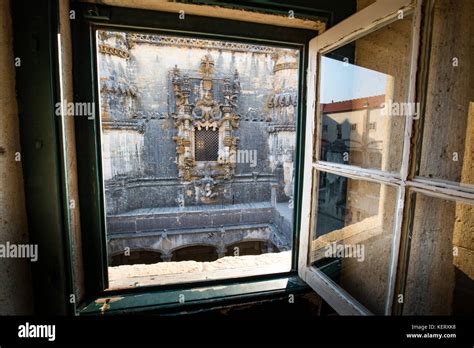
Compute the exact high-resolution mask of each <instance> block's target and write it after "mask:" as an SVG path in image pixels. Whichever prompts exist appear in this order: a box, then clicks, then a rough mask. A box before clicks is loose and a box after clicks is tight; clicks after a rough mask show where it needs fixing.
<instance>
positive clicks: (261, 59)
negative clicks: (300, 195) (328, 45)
mask: <svg viewBox="0 0 474 348" xmlns="http://www.w3.org/2000/svg"><path fill="white" fill-rule="evenodd" d="M97 35H98V56H99V59H98V63H99V75H100V76H99V78H100V83H101V85H100V91H101V93H100V97H101V121H102V152H103V153H102V160H103V173H104V180H105V200H106V210H107V224H108V233H109V239H110V240H109V246H110V253H109V254H110V255H112V254H115V253H120V252H121V250H122V249H123V248H125V247H127V246H128V247H129V248H131V249H134V248H135V249H140V250H144V249H150V246H151V245H154V246H156V248H155V249H156V250H157V252H160V253H162V255H168V254H169V253H170V252H171V251H172V249H176V248H179V247H183V246H187V245H194V244H199V243H197V240H195V238H194V239H193V238H191V237H189V238H187V239H188V241H185V240H184V239H183V238H181V239H180V240H181V241H180V242H173V243H172V244H173V245H172V247H171V246H170V247H168V248H164V249H163V247H162V246H159V245H161V244H160V243H161V242H160V241H161V240H162V239H163V233H165V234H166V235H167V236H174V235H175V234H176V233H174V232H173V233H172V232H170V231H177V230H178V229H181V232H180V233H178V234H180V235H183V233H182V232H184V231H185V230H186V229H189V228H191V227H192V226H193V225H195V226H194V227H197V226H198V225H199V226H200V227H201V228H207V229H211V230H213V231H214V230H215V231H221V230H222V228H223V227H222V226H229V227H231V228H229V229H228V231H230V230H235V231H237V230H239V231H240V229H239V228H238V226H239V225H242V226H243V227H242V228H244V227H245V230H247V231H250V230H251V231H253V232H252V233H253V234H254V235H253V236H252V238H253V240H261V241H267V240H268V241H269V242H271V244H272V245H273V246H274V247H275V249H277V250H288V249H289V248H291V244H292V242H291V241H292V231H291V230H288V229H292V223H291V219H292V214H291V213H287V212H283V211H282V209H283V210H290V211H292V208H290V207H291V206H292V203H291V200H292V197H293V176H294V174H293V166H294V150H295V142H296V139H295V135H296V117H297V105H298V90H297V87H298V51H296V50H290V49H282V48H276V47H269V46H260V45H253V44H247V43H234V42H223V41H214V40H203V39H191V38H184V37H172V36H158V35H150V34H141V33H123V32H105V31H99V32H98V34H97ZM206 156H207V157H206ZM203 159H204V160H203ZM206 159H207V160H206ZM277 203H280V204H278V206H279V207H280V212H278V211H275V213H272V212H271V210H272V209H276V208H275V207H276V206H277ZM245 204H251V205H252V204H257V205H259V204H268V205H269V207H270V208H269V210H268V213H266V214H261V216H260V218H259V219H257V220H259V221H258V223H259V224H265V226H266V227H265V228H263V229H261V228H256V229H255V228H253V227H252V226H249V225H248V224H249V223H250V224H252V223H254V222H253V221H250V220H252V219H250V220H249V221H247V220H245V218H242V217H243V216H244V215H243V214H242V213H241V208H240V207H241V206H242V205H245ZM212 206H217V207H222V209H226V210H230V211H231V213H229V214H227V217H225V218H222V216H223V214H222V213H221V212H220V211H219V209H216V208H213V209H211V210H209V209H207V207H212ZM192 207H196V208H197V207H202V208H198V210H199V211H200V213H199V214H198V215H196V214H193V213H191V212H187V210H189V209H195V208H192ZM160 209H161V210H162V211H165V210H167V209H168V210H169V209H171V210H173V211H174V212H172V213H170V212H168V213H167V214H168V215H169V214H171V215H172V218H171V219H170V220H168V221H166V222H165V220H166V219H164V220H163V219H155V218H152V217H150V216H148V217H147V218H144V215H143V212H146V211H147V210H148V212H147V213H145V215H147V214H148V213H150V214H151V212H152V211H153V212H155V213H157V212H158V211H160ZM222 209H221V210H222ZM213 214H217V215H215V216H214V217H209V216H211V215H213ZM255 214H260V210H258V209H257V210H256V211H255ZM153 216H154V215H153ZM275 216H277V217H280V218H279V219H278V218H277V220H278V223H274V217H275ZM282 216H285V218H284V219H288V216H289V217H290V221H286V222H284V221H282V219H283V218H281V217H282ZM237 217H238V218H237ZM241 218H242V220H241ZM185 219H187V220H188V221H189V224H186V223H185V224H184V225H186V226H184V225H183V226H181V222H182V221H183V220H185ZM206 219H208V220H206ZM201 220H202V221H203V224H201ZM204 220H206V221H205V222H204ZM217 220H220V221H219V222H216V221H217ZM143 223H147V224H148V225H147V226H148V227H145V226H144V225H143ZM201 225H202V226H201ZM283 227H284V231H281V230H280V229H282V228H283ZM165 231H166V232H165ZM255 231H257V232H255ZM259 231H260V232H259ZM188 232H189V231H188ZM188 232H186V233H184V234H185V235H188V236H190V235H191V234H192V233H191V232H189V233H188ZM140 233H152V234H155V236H154V237H152V236H151V235H150V236H148V237H146V238H144V239H143V238H142V239H137V238H131V235H134V236H136V235H137V234H140ZM255 233H256V235H258V237H256V235H255ZM227 235H228V236H229V238H228V239H229V241H228V242H227V243H225V244H232V243H235V242H236V240H235V238H237V237H235V236H237V235H238V236H240V237H238V238H242V240H248V239H249V238H247V237H245V232H242V231H240V232H239V233H237V234H235V233H234V237H231V235H232V233H230V232H228V233H227ZM125 236H129V237H130V238H129V237H127V238H125ZM194 236H196V234H194ZM124 238H125V239H124ZM173 238H174V237H173ZM185 239H186V238H185ZM124 240H125V241H126V242H124ZM135 242H136V243H135ZM143 243H145V244H143ZM165 244H166V243H165ZM201 244H203V245H205V244H206V243H205V242H202V241H201ZM211 244H212V245H214V246H216V248H221V249H222V248H225V245H224V246H220V245H219V243H218V242H212V243H211ZM147 245H148V247H147ZM165 249H166V250H165ZM163 258H164V259H167V257H166V256H164V257H163Z"/></svg>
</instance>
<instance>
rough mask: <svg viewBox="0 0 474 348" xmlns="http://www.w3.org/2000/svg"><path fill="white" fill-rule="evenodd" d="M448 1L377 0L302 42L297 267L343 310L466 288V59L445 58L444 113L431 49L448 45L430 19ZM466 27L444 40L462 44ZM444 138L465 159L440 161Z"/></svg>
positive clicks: (431, 306)
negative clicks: (453, 63) (452, 86)
mask: <svg viewBox="0 0 474 348" xmlns="http://www.w3.org/2000/svg"><path fill="white" fill-rule="evenodd" d="M446 6H449V5H447V2H446V1H442V0H440V1H424V2H422V1H410V0H396V1H392V0H389V1H385V0H379V1H376V2H373V3H372V4H370V5H369V6H366V7H364V8H362V9H360V8H359V12H357V13H356V14H354V15H353V16H352V17H349V18H348V19H346V20H345V21H344V22H342V23H340V24H338V25H336V26H334V27H332V28H331V29H329V30H328V31H326V32H325V33H323V34H322V35H320V36H318V37H316V38H315V39H313V40H312V41H311V42H310V48H309V69H308V78H307V86H308V87H307V95H308V97H307V118H306V125H307V127H306V133H305V134H306V139H305V143H306V146H305V155H304V156H305V170H304V183H303V197H302V201H303V202H302V211H301V214H302V215H301V216H302V220H301V221H302V223H301V237H300V238H301V239H300V252H299V265H298V272H299V276H300V277H301V278H302V279H303V280H304V281H305V282H306V283H308V284H309V285H310V286H311V287H312V288H313V289H314V290H315V291H316V292H317V293H318V294H320V295H321V296H322V297H323V298H324V299H325V300H326V301H327V302H328V303H329V305H330V306H332V307H333V308H334V309H335V310H336V311H337V312H338V313H340V314H349V315H354V314H355V315H369V314H377V315H383V314H404V315H427V314H428V315H436V314H437V315H450V314H459V313H464V312H466V309H465V308H463V305H461V304H462V303H464V304H466V303H470V302H472V301H469V296H472V291H473V285H472V284H473V282H472V271H471V269H470V268H469V267H470V266H469V265H472V261H470V260H472V256H469V255H472V231H473V229H474V226H473V221H472V208H473V203H474V199H473V198H474V195H473V192H474V190H473V186H472V179H471V178H472V124H473V120H472V109H473V108H472V95H469V93H468V89H466V88H464V89H463V87H460V86H469V79H470V78H469V76H472V73H469V69H470V68H469V66H467V67H465V69H467V71H465V72H464V73H463V74H462V76H465V75H467V77H462V76H461V77H460V75H459V72H458V71H456V70H449V73H447V75H446V76H447V78H448V79H451V78H453V79H458V80H459V79H461V80H462V81H464V82H466V83H465V84H463V83H464V82H462V81H461V82H462V83H459V84H457V85H456V86H457V87H456V91H455V93H454V94H450V95H444V96H442V95H438V97H439V99H438V101H437V102H436V103H439V100H444V103H441V104H438V105H441V106H442V105H444V106H442V107H443V108H445V109H446V108H448V109H449V108H450V107H451V108H452V105H454V104H452V103H453V101H452V100H455V101H456V102H457V103H458V104H457V105H458V107H457V108H456V109H455V110H454V109H452V110H451V109H449V110H448V112H445V113H443V115H440V114H439V112H438V109H439V108H440V107H437V108H435V107H434V106H433V105H434V104H435V101H434V100H433V96H436V95H437V94H436V93H438V94H439V93H444V92H440V91H444V88H441V87H440V86H439V84H442V83H444V82H440V81H441V80H440V79H436V78H435V77H436V74H440V72H439V70H437V69H440V68H439V66H436V65H433V64H434V63H433V61H430V60H429V59H427V57H428V58H429V57H430V56H431V57H433V56H435V57H437V56H438V55H440V54H443V52H439V51H440V50H443V45H441V44H439V42H438V41H439V40H441V39H440V38H437V37H435V36H434V35H433V34H432V33H433V32H434V31H436V30H438V29H439V28H438V29H436V28H437V26H436V25H434V24H433V18H435V16H438V17H439V16H440V13H442V11H443V8H444V9H446ZM456 11H458V12H459V9H457V10H456V9H454V10H453V12H456ZM422 14H423V16H424V17H425V19H426V20H425V21H424V22H425V24H426V25H425V27H424V28H423V31H421V30H420V23H421V16H422ZM458 15H459V16H460V15H461V14H460V13H458ZM451 16H453V17H454V16H456V15H455V14H451ZM437 25H438V26H440V24H439V23H438V24H437ZM470 28H471V35H472V27H470ZM448 34H449V33H448ZM421 35H423V39H424V40H423V42H424V44H423V47H421V48H422V49H421V50H420V46H419V41H420V39H419V37H421ZM463 35H464V36H462V37H460V38H456V39H457V40H458V39H459V42H460V43H453V44H452V48H451V49H452V50H453V52H454V53H449V54H454V55H459V56H462V55H463V54H464V53H465V52H469V49H468V48H466V47H469V46H468V45H467V44H466V45H464V44H463V43H462V42H468V40H469V29H468V30H466V33H465V34H463ZM453 42H455V40H453ZM419 52H424V55H423V56H421V58H422V59H421V63H419V64H420V68H419V67H418V55H419ZM449 57H451V56H449ZM448 60H451V58H449V59H448ZM419 71H421V72H419ZM428 72H429V73H428ZM433 76H435V77H433ZM417 79H419V80H420V81H421V82H420V83H418V82H417ZM471 82H472V80H471ZM420 86H423V88H422V87H420ZM448 91H449V89H448ZM415 96H419V97H417V98H419V99H420V100H421V102H420V103H418V102H417V100H416V99H415ZM430 98H431V99H432V100H430ZM443 98H444V99H443ZM449 105H451V106H449ZM437 117H438V118H437ZM434 120H436V121H434ZM433 122H435V123H433ZM449 122H450V123H455V124H462V125H463V127H454V128H453V127H449V125H448V124H447V123H449ZM443 126H444V127H443ZM412 128H413V129H414V130H415V134H416V136H414V137H413V138H414V139H412ZM433 128H442V129H444V130H443V132H444V133H443V134H442V135H439V136H438V137H436V138H435V137H433V136H432V134H433V133H436V131H434V130H433ZM450 129H451V131H449V130H450ZM456 132H457V133H456ZM454 134H457V137H458V138H459V140H456V141H454V139H453V136H454ZM442 137H444V138H449V137H450V138H449V139H442ZM446 144H448V145H446ZM444 146H450V147H453V148H454V147H456V148H459V149H458V150H456V151H458V152H459V153H460V154H461V155H459V156H460V158H461V160H455V159H453V161H450V160H446V161H444V162H443V156H437V154H438V153H440V151H439V148H441V147H444ZM420 150H421V151H420ZM453 151H454V150H453ZM458 152H453V156H454V154H458ZM417 156H419V157H420V158H418V157H417ZM430 156H431V158H432V160H431V161H430V160H427V158H428V157H430ZM433 156H437V158H436V159H433ZM445 157H446V156H445ZM453 158H454V157H453ZM435 163H436V164H435ZM440 179H441V180H440ZM443 180H444V181H443ZM433 274H438V276H433ZM440 274H443V276H442V277H441V278H442V281H440V280H441V278H440V276H439V275H440ZM470 294H471V295H470ZM468 310H469V309H468ZM467 313H468V312H467Z"/></svg>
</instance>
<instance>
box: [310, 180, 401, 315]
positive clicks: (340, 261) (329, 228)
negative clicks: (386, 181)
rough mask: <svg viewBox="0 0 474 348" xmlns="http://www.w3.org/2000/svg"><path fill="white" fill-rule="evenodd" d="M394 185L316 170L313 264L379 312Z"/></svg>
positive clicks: (382, 304)
mask: <svg viewBox="0 0 474 348" xmlns="http://www.w3.org/2000/svg"><path fill="white" fill-rule="evenodd" d="M396 198H397V189H396V188H394V187H391V186H387V185H382V184H378V183H374V182H370V181H364V180H355V179H350V178H346V177H342V176H338V175H334V174H330V173H320V175H319V187H318V211H317V215H316V220H315V224H316V228H315V229H314V232H313V238H312V244H311V263H312V264H313V265H314V266H316V267H317V268H318V269H320V270H321V271H323V272H324V273H326V274H327V275H328V276H329V277H331V279H333V280H334V281H335V282H336V283H337V284H339V285H340V286H341V287H342V288H343V289H344V290H346V291H347V292H348V293H349V294H351V295H352V296H353V297H355V298H356V299H357V300H358V301H359V302H361V303H362V304H363V305H365V306H366V307H367V308H368V309H369V310H371V311H372V312H374V313H376V314H383V313H384V308H385V302H386V296H387V286H388V272H389V264H390V256H391V244H392V236H393V228H394V216H395V210H396V204H395V202H396Z"/></svg>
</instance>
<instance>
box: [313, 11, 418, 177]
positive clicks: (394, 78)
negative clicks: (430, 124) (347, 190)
mask: <svg viewBox="0 0 474 348" xmlns="http://www.w3.org/2000/svg"><path fill="white" fill-rule="evenodd" d="M411 32H412V18H411V16H407V17H405V18H404V19H399V20H397V21H396V22H394V23H392V24H390V25H387V26H386V27H384V28H382V29H379V30H378V31H375V32H373V33H370V34H369V35H367V36H364V37H363V38H361V39H358V40H356V41H355V42H352V43H350V44H348V45H346V46H343V47H341V48H339V49H337V50H335V51H332V52H330V53H328V54H325V55H324V56H322V57H321V61H320V95H319V101H320V114H321V115H322V129H321V152H320V160H322V161H329V162H333V163H341V164H349V165H356V166H360V167H363V168H373V169H380V170H384V171H390V172H398V171H399V170H400V165H401V159H402V149H403V133H404V124H405V116H407V115H409V114H410V113H411V112H412V111H416V110H415V108H414V105H408V104H407V103H406V98H407V90H408V72H409V56H410V50H409V47H410V41H411Z"/></svg>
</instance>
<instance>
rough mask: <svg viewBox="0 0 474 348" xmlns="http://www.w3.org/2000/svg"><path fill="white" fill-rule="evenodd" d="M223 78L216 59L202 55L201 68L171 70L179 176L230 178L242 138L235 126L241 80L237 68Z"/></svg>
mask: <svg viewBox="0 0 474 348" xmlns="http://www.w3.org/2000/svg"><path fill="white" fill-rule="evenodd" d="M224 76H225V77H224V78H217V77H215V76H214V60H213V59H212V57H211V56H210V55H206V56H204V57H203V58H202V60H201V64H200V66H199V69H198V70H197V71H196V72H195V73H194V72H190V73H189V74H183V75H181V72H180V70H179V69H178V67H177V66H176V67H175V68H174V69H173V70H172V71H171V75H170V78H171V84H172V88H173V94H174V100H175V112H174V114H173V118H174V119H175V120H176V122H175V127H176V128H177V135H176V136H175V137H174V140H175V141H176V144H177V146H176V152H177V155H178V170H179V176H180V178H181V180H183V181H202V180H203V179H205V180H207V181H209V182H211V181H212V182H213V185H214V184H217V183H218V182H219V180H227V179H231V178H232V177H233V176H234V171H235V156H236V153H237V145H238V141H239V139H238V138H237V137H235V136H234V135H233V130H234V129H236V128H238V127H239V119H240V117H239V115H238V114H237V102H238V96H239V94H240V81H239V74H238V72H237V70H235V71H234V73H233V75H231V76H228V75H224Z"/></svg>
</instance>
